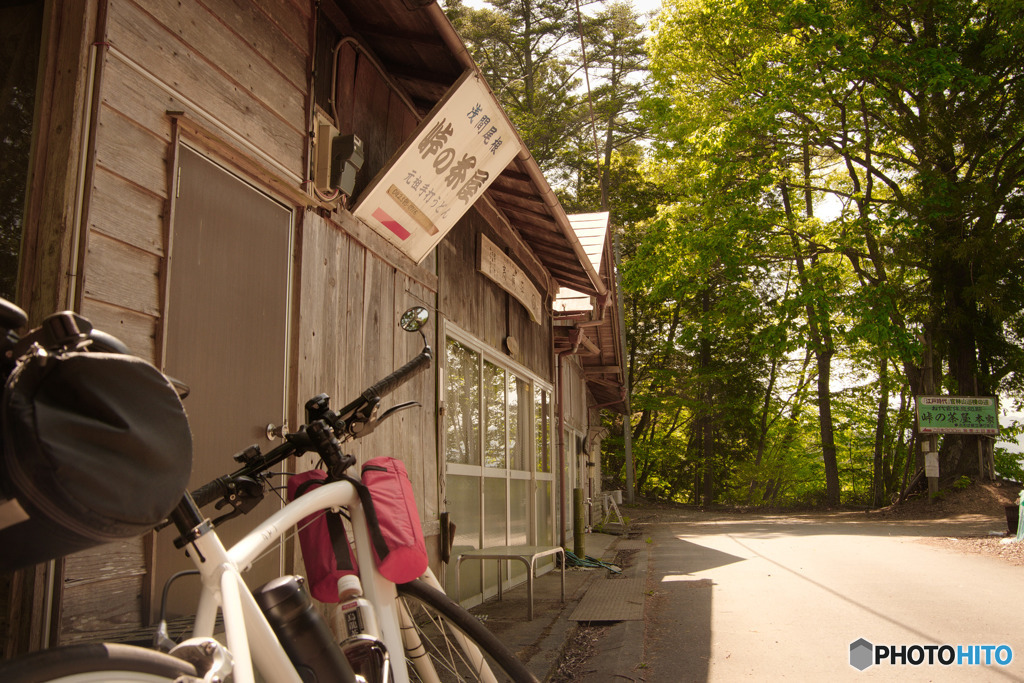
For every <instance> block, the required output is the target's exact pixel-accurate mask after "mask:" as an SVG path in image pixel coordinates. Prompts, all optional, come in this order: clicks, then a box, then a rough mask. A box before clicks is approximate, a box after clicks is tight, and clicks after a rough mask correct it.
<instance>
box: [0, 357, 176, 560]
mask: <svg viewBox="0 0 1024 683" xmlns="http://www.w3.org/2000/svg"><path fill="white" fill-rule="evenodd" d="M2 409H3V415H2V420H3V423H2V424H3V446H2V453H0V456H2V457H0V548H3V550H2V551H0V570H2V571H10V570H13V569H18V568H21V567H26V566H29V565H31V564H35V563H37V562H42V561H45V560H49V559H53V558H56V557H59V556H62V555H66V554H68V553H72V552H76V551H79V550H84V549H86V548H89V547H92V546H95V545H99V544H101V543H108V542H111V541H116V540H119V539H123V538H129V537H133V536H138V535H140V534H142V533H145V532H146V531H148V530H150V529H152V528H153V527H154V526H155V525H157V524H158V523H159V522H161V521H162V520H163V519H165V518H166V517H167V515H168V514H169V513H170V512H171V510H173V509H174V507H175V506H176V505H177V503H178V501H179V500H180V499H181V495H182V492H183V491H184V490H185V488H186V487H187V485H188V478H189V474H190V472H191V468H192V435H191V431H190V430H189V426H188V419H187V417H186V415H185V410H184V408H183V407H182V404H181V401H180V399H179V398H178V395H177V393H176V391H175V389H174V387H173V385H172V384H171V383H170V381H168V379H167V378H166V377H165V376H164V375H163V374H162V373H161V372H160V371H159V370H157V369H156V368H155V367H153V366H152V365H150V364H149V363H147V362H146V361H144V360H142V359H140V358H137V357H134V356H130V355H124V354H117V353H92V352H87V351H79V350H58V351H55V352H47V351H45V350H43V349H41V348H39V347H38V346H36V347H34V348H33V349H31V350H30V351H29V352H27V353H26V354H25V355H24V356H23V357H22V358H21V359H20V360H19V361H18V364H17V366H16V367H15V369H14V371H13V372H12V373H11V375H10V376H9V377H8V378H7V381H6V383H5V386H4V392H3V405H2Z"/></svg>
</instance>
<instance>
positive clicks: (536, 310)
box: [479, 235, 543, 324]
mask: <svg viewBox="0 0 1024 683" xmlns="http://www.w3.org/2000/svg"><path fill="white" fill-rule="evenodd" d="M479 269H480V272H481V273H483V274H484V275H486V276H487V277H489V278H490V279H491V280H494V282H496V283H497V284H498V286H499V287H501V288H502V289H504V290H505V291H506V292H508V293H509V294H511V295H512V296H514V297H515V298H516V299H517V300H518V301H519V303H521V304H522V305H523V306H525V307H526V310H527V311H529V312H530V319H531V320H533V322H535V323H538V324H539V323H540V321H541V319H542V318H543V307H542V306H543V305H542V303H541V297H540V292H538V291H537V288H536V287H534V286H533V282H532V281H531V280H530V278H529V277H527V276H526V273H525V272H524V271H523V269H522V268H520V267H519V266H517V265H516V262H515V261H513V260H512V258H511V257H509V256H508V255H507V254H505V252H503V251H502V250H501V249H499V248H498V245H496V244H495V243H494V242H492V241H491V240H489V239H487V236H486V235H480V261H479Z"/></svg>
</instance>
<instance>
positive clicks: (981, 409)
mask: <svg viewBox="0 0 1024 683" xmlns="http://www.w3.org/2000/svg"><path fill="white" fill-rule="evenodd" d="M915 404H916V407H917V433H918V434H921V435H925V436H927V439H926V441H925V442H924V443H922V444H921V446H922V448H927V451H926V453H925V476H926V477H928V489H929V492H930V493H934V492H935V491H936V490H937V482H938V478H939V454H938V452H937V450H936V449H937V436H938V435H939V434H974V435H976V436H997V435H998V434H999V398H998V397H996V396H917V397H915ZM978 474H979V476H984V474H985V467H984V463H983V458H982V447H981V444H980V443H979V444H978Z"/></svg>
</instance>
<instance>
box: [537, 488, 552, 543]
mask: <svg viewBox="0 0 1024 683" xmlns="http://www.w3.org/2000/svg"><path fill="white" fill-rule="evenodd" d="M552 488H554V486H553V482H550V481H538V482H537V520H538V521H537V545H554V544H555V532H554V525H553V524H552V523H551V516H552V510H551V489H552Z"/></svg>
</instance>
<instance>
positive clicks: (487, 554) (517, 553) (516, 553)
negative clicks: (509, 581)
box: [455, 545, 565, 621]
mask: <svg viewBox="0 0 1024 683" xmlns="http://www.w3.org/2000/svg"><path fill="white" fill-rule="evenodd" d="M558 554H561V556H562V602H565V550H564V549H562V547H561V546H550V545H505V546H494V547H491V548H477V549H475V550H464V551H462V552H460V553H459V554H458V555H456V557H455V594H456V596H458V597H459V599H461V598H462V585H461V584H462V581H461V574H462V562H463V561H464V560H480V561H483V560H519V561H520V562H522V563H523V564H525V565H526V570H527V574H526V595H527V598H528V600H529V611H528V612H527V615H528V616H529V619H530V620H531V621H532V620H533V578H534V570H535V567H536V564H537V560H539V559H540V558H542V557H547V556H548V555H558ZM501 565H502V563H501V562H499V563H498V600H501V589H502V583H503V580H502V576H501V574H502V572H501Z"/></svg>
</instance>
